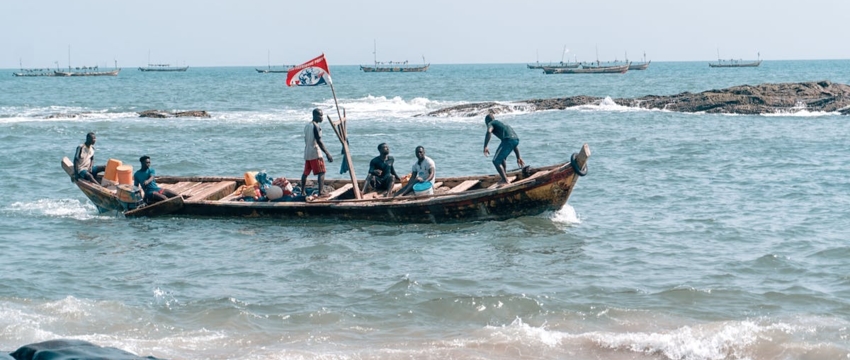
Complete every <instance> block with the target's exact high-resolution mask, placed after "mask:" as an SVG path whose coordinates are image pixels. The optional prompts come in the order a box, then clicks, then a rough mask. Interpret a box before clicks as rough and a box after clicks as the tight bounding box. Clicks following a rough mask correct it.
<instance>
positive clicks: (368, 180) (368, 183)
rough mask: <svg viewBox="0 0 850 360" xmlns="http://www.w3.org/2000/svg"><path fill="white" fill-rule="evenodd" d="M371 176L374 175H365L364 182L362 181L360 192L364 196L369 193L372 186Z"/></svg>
mask: <svg viewBox="0 0 850 360" xmlns="http://www.w3.org/2000/svg"><path fill="white" fill-rule="evenodd" d="M373 176H374V175H372V174H368V175H366V180H365V181H363V190H361V191H360V192H361V193H363V194H365V193H366V192H368V191H369V187H370V186H371V185H372V184H371V182H372V177H373ZM375 190H377V189H375Z"/></svg>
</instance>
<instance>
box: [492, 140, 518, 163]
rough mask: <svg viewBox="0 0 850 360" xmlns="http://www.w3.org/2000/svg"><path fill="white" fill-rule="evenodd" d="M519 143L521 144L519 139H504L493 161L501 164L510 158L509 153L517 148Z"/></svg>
mask: <svg viewBox="0 0 850 360" xmlns="http://www.w3.org/2000/svg"><path fill="white" fill-rule="evenodd" d="M517 145H519V139H505V140H502V143H501V144H499V148H498V149H496V157H495V158H493V163H494V164H496V165H501V164H502V163H503V162H505V160H506V159H507V158H508V155H510V154H511V152H512V151H514V149H516V147H517Z"/></svg>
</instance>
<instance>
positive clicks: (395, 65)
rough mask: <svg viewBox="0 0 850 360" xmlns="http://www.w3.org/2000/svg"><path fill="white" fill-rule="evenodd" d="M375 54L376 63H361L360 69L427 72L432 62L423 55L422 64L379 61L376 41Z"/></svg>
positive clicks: (373, 52) (366, 70)
mask: <svg viewBox="0 0 850 360" xmlns="http://www.w3.org/2000/svg"><path fill="white" fill-rule="evenodd" d="M372 54H374V55H375V64H374V65H372V66H369V65H360V70H363V72H426V71H428V68H429V67H431V64H426V63H425V57H424V56H423V57H422V65H413V64H409V63H408V62H407V61H387V62H378V43H377V42H375V49H374V50H373V51H372Z"/></svg>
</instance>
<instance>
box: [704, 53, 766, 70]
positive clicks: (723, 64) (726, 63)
mask: <svg viewBox="0 0 850 360" xmlns="http://www.w3.org/2000/svg"><path fill="white" fill-rule="evenodd" d="M759 65H761V53H758V60H756V61H744V60H741V59H737V60H736V59H729V60H721V59H720V50H718V51H717V62H716V63H708V67H713V68H738V67H758V66H759Z"/></svg>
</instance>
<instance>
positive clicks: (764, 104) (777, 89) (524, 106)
mask: <svg viewBox="0 0 850 360" xmlns="http://www.w3.org/2000/svg"><path fill="white" fill-rule="evenodd" d="M603 100H604V99H603V98H600V97H593V96H572V97H567V98H556V99H532V100H525V101H519V102H515V103H495V102H487V103H473V104H464V105H458V106H452V107H449V108H445V109H440V110H436V111H432V112H430V113H427V114H425V115H427V116H467V117H476V116H483V115H484V114H486V113H487V112H489V111H493V112H495V113H497V114H498V113H503V112H511V111H515V110H517V109H521V110H525V111H540V110H563V109H566V108H568V107H573V106H579V105H587V104H598V103H601V102H602V101H603ZM614 102H615V103H616V104H618V105H622V106H631V107H638V108H644V109H661V110H670V111H678V112H706V113H717V114H775V113H789V114H793V113H795V112H799V111H802V110H806V111H823V112H837V113H840V114H843V115H850V86H848V85H845V84H834V83H832V82H829V81H818V82H805V83H782V84H762V85H755V86H751V85H741V86H735V87H731V88H727V89H721V90H708V91H703V92H701V93H696V94H694V93H690V92H683V93H680V94H676V95H669V96H657V95H647V96H643V97H639V98H632V99H625V98H621V99H614Z"/></svg>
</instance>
